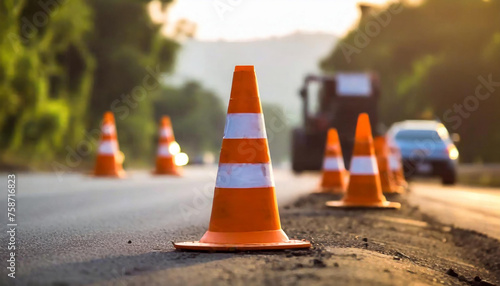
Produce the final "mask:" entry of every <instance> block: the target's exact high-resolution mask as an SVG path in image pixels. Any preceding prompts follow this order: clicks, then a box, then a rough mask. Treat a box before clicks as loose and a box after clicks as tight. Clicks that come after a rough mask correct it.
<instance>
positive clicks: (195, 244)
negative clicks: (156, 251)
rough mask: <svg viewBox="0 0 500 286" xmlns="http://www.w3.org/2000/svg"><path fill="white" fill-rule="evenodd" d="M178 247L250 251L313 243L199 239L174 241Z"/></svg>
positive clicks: (302, 246)
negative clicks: (206, 240) (239, 242)
mask: <svg viewBox="0 0 500 286" xmlns="http://www.w3.org/2000/svg"><path fill="white" fill-rule="evenodd" d="M173 244H174V247H175V248H176V249H181V250H195V251H209V252H215V251H222V252H233V251H248V250H254V251H257V250H279V249H294V248H295V249H299V248H310V247H311V243H310V242H309V241H307V240H289V241H286V242H273V243H245V244H232V243H206V242H199V241H188V242H178V243H173Z"/></svg>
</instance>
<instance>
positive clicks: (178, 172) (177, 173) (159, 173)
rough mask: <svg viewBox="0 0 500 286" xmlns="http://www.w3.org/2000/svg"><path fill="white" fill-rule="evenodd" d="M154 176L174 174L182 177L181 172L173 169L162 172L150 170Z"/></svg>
mask: <svg viewBox="0 0 500 286" xmlns="http://www.w3.org/2000/svg"><path fill="white" fill-rule="evenodd" d="M151 173H152V174H153V175H155V176H175V177H182V172H180V171H173V172H164V171H158V170H155V171H153V172H151Z"/></svg>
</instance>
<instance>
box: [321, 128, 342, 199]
mask: <svg viewBox="0 0 500 286" xmlns="http://www.w3.org/2000/svg"><path fill="white" fill-rule="evenodd" d="M346 187H347V172H346V170H345V167H344V158H343V157H342V149H341V147H340V141H339V134H338V133H337V129H335V128H330V130H328V136H327V139H326V147H325V159H324V160H323V175H322V177H321V191H320V192H321V193H333V194H341V193H343V192H345V190H346Z"/></svg>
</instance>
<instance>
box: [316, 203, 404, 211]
mask: <svg viewBox="0 0 500 286" xmlns="http://www.w3.org/2000/svg"><path fill="white" fill-rule="evenodd" d="M325 205H326V206H327V207H332V208H377V209H378V208H383V209H399V208H401V204H400V203H397V202H389V201H385V202H381V203H372V204H358V203H346V202H344V201H329V202H326V203H325Z"/></svg>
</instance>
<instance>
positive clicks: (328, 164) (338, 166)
mask: <svg viewBox="0 0 500 286" xmlns="http://www.w3.org/2000/svg"><path fill="white" fill-rule="evenodd" d="M323 170H325V171H343V170H345V166H344V160H343V159H342V158H341V157H340V156H337V157H326V158H325V160H324V161H323Z"/></svg>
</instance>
